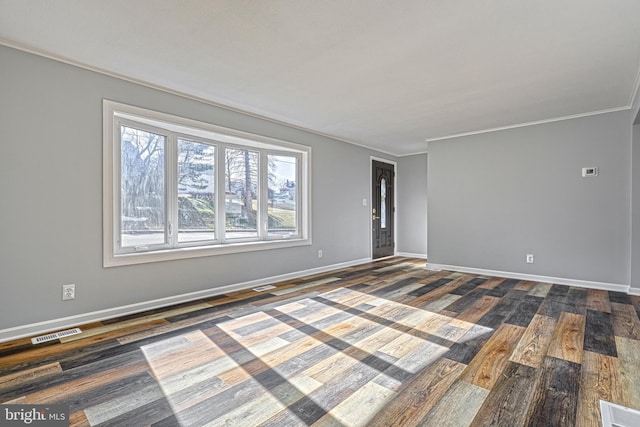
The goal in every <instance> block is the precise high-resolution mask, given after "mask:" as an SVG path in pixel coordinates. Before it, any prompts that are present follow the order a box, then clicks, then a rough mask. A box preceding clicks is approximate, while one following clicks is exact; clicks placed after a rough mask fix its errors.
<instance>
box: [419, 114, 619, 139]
mask: <svg viewBox="0 0 640 427" xmlns="http://www.w3.org/2000/svg"><path fill="white" fill-rule="evenodd" d="M630 108H631V105H626V106H624V107H616V108H608V109H606V110H597V111H590V112H588V113H580V114H573V115H570V116H562V117H554V118H551V119H544V120H537V121H534V122H526V123H519V124H515V125H509V126H501V127H497V128H490V129H482V130H475V131H471V132H463V133H456V134H453V135H447V136H440V137H438V138H427V139H425V142H427V143H429V142H435V141H442V140H445V139H453V138H460V137H463V136H472V135H481V134H483V133H492V132H499V131H502V130H509V129H517V128H522V127H528V126H536V125H543V124H546V123H554V122H562V121H565V120H573V119H580V118H583V117H591V116H598V115H600V114H608V113H615V112H616V111H624V110H629V109H630Z"/></svg>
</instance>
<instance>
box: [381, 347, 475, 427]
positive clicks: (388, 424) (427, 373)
mask: <svg viewBox="0 0 640 427" xmlns="http://www.w3.org/2000/svg"><path fill="white" fill-rule="evenodd" d="M464 368H465V366H464V365H462V364H461V363H457V362H454V361H452V360H448V359H438V360H437V361H436V362H435V363H433V364H432V365H431V366H429V367H428V368H427V369H425V370H423V371H422V372H421V373H420V374H419V375H418V376H417V377H416V378H415V379H414V380H413V381H411V382H410V383H409V384H408V385H407V386H406V387H405V388H404V389H403V390H401V391H400V392H399V393H398V396H397V397H396V398H395V399H393V400H392V401H391V402H390V403H389V404H387V406H385V407H384V408H383V409H382V410H381V411H379V412H378V414H377V415H376V417H374V419H373V420H371V424H370V426H371V427H394V426H396V427H404V426H413V425H417V424H418V423H419V422H420V421H421V420H422V419H423V418H424V416H425V415H426V414H427V413H428V412H429V410H431V408H432V407H433V406H434V405H435V404H436V403H437V402H438V401H439V400H440V399H441V398H442V396H444V394H445V393H446V392H447V390H448V389H449V388H450V387H451V385H452V384H453V383H454V381H455V380H456V378H457V377H458V375H459V374H460V373H462V371H463V370H464Z"/></svg>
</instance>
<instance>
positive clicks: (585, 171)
mask: <svg viewBox="0 0 640 427" xmlns="http://www.w3.org/2000/svg"><path fill="white" fill-rule="evenodd" d="M582 176H598V168H597V167H590V168H582Z"/></svg>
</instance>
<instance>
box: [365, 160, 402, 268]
mask: <svg viewBox="0 0 640 427" xmlns="http://www.w3.org/2000/svg"><path fill="white" fill-rule="evenodd" d="M374 160H375V161H377V162H382V163H386V164H389V165H392V166H393V172H394V173H395V178H394V180H393V207H394V209H393V224H394V230H393V242H394V246H393V255H391V256H388V257H383V258H376V259H373V232H372V230H373V218H372V213H371V209H372V208H371V204H372V203H373V188H372V186H371V181H372V180H373V161H374ZM367 217H368V220H367V223H368V224H369V259H370V260H372V261H380V260H383V259H388V258H391V257H393V256H396V255H397V254H398V162H396V161H394V160H389V159H385V158H383V157H377V156H369V201H368V203H367Z"/></svg>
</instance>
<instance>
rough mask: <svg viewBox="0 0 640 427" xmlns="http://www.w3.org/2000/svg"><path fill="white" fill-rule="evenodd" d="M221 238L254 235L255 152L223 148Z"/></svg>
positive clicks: (256, 205)
mask: <svg viewBox="0 0 640 427" xmlns="http://www.w3.org/2000/svg"><path fill="white" fill-rule="evenodd" d="M224 167H225V208H226V216H225V238H226V239H238V238H245V237H257V236H258V229H257V226H256V224H257V216H258V215H257V214H258V212H257V208H258V200H257V194H258V153H257V152H255V151H249V150H239V149H227V150H225V165H224Z"/></svg>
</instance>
